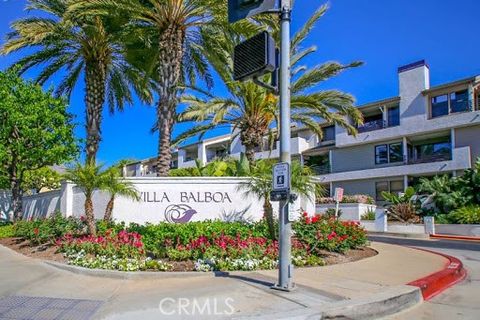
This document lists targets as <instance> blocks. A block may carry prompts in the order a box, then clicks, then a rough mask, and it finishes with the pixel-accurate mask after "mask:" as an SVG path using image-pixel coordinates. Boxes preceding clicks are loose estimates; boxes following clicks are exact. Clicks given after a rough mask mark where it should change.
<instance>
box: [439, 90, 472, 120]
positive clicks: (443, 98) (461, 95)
mask: <svg viewBox="0 0 480 320" xmlns="http://www.w3.org/2000/svg"><path fill="white" fill-rule="evenodd" d="M431 106H432V110H431V116H432V118H436V117H441V116H446V115H448V114H452V113H457V112H466V111H470V110H471V109H472V102H471V101H470V94H469V91H468V89H464V90H459V91H455V92H450V93H448V94H442V95H439V96H436V97H433V98H432V100H431Z"/></svg>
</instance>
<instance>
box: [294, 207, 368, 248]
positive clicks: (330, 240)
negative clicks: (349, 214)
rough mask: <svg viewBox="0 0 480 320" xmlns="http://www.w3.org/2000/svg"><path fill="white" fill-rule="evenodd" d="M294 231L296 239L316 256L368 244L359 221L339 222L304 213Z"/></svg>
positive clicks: (365, 233)
mask: <svg viewBox="0 0 480 320" xmlns="http://www.w3.org/2000/svg"><path fill="white" fill-rule="evenodd" d="M293 229H294V231H295V238H296V239H297V240H298V241H299V242H301V243H302V244H304V245H305V246H307V247H308V249H307V250H308V252H309V253H310V254H314V255H316V254H317V253H318V252H319V251H321V250H327V251H332V252H340V253H343V252H345V251H347V250H349V249H354V248H358V247H362V246H365V245H366V244H367V232H366V231H365V229H364V228H363V227H361V226H360V223H359V222H357V221H339V220H336V219H334V218H330V219H328V218H324V217H322V216H321V215H315V216H309V215H308V213H306V212H304V213H303V215H302V216H301V218H300V219H299V220H298V221H296V222H294V224H293Z"/></svg>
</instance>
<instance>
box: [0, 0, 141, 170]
mask: <svg viewBox="0 0 480 320" xmlns="http://www.w3.org/2000/svg"><path fill="white" fill-rule="evenodd" d="M71 4H72V1H69V0H29V1H28V6H27V8H28V9H33V10H39V11H40V12H41V13H42V14H41V15H39V16H37V17H28V18H23V19H19V20H17V21H15V22H13V24H12V28H13V32H11V33H9V34H8V35H7V39H6V42H5V43H4V45H3V47H2V48H1V49H0V53H1V54H10V53H12V52H15V51H17V50H21V49H26V48H39V50H37V51H35V52H34V53H32V54H28V55H27V56H25V57H23V58H21V59H20V60H18V61H17V62H16V64H18V65H20V67H21V69H20V72H21V73H23V72H25V71H26V70H28V69H30V68H32V67H35V66H39V65H41V66H42V71H41V72H40V73H39V75H38V76H37V78H36V81H37V82H38V83H39V84H44V83H45V82H46V81H47V80H48V79H50V78H51V77H52V76H53V75H54V74H59V73H61V72H64V73H63V74H62V77H63V78H62V80H61V82H60V84H59V85H58V86H57V88H56V94H57V95H66V96H67V97H68V98H69V99H70V96H71V93H72V91H73V89H74V87H75V86H76V85H77V83H78V81H79V79H81V75H82V74H83V75H84V81H85V98H84V99H85V112H86V158H87V163H90V164H92V165H94V164H95V160H96V155H97V152H98V148H99V143H100V141H101V122H102V111H103V107H104V104H105V102H106V101H107V102H108V105H109V109H110V112H112V113H113V112H114V110H115V109H119V110H122V109H123V108H124V105H125V103H132V94H131V88H130V85H131V84H133V85H134V86H135V88H136V89H139V87H138V86H137V84H139V83H141V82H140V81H139V80H138V79H139V75H138V73H136V72H135V71H134V69H133V68H131V67H130V66H129V64H128V63H127V62H126V61H125V58H124V47H123V46H122V41H123V39H122V32H121V28H120V26H121V22H120V21H115V20H114V19H106V18H105V19H104V18H101V17H98V16H91V15H82V16H80V15H69V14H68V10H69V6H70V5H71ZM138 92H142V97H143V98H145V99H148V92H147V91H145V90H143V91H141V90H140V89H139V90H138Z"/></svg>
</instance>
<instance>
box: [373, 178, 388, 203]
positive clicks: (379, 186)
mask: <svg viewBox="0 0 480 320" xmlns="http://www.w3.org/2000/svg"><path fill="white" fill-rule="evenodd" d="M382 192H389V188H388V181H382V182H377V183H375V195H376V197H375V198H376V200H377V201H384V199H383V197H382Z"/></svg>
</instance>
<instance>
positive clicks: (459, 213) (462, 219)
mask: <svg viewBox="0 0 480 320" xmlns="http://www.w3.org/2000/svg"><path fill="white" fill-rule="evenodd" d="M449 218H450V219H451V220H453V221H454V222H455V223H461V224H480V206H479V205H469V206H466V207H462V208H459V209H457V210H455V211H453V212H452V213H451V214H450V217H449Z"/></svg>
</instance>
